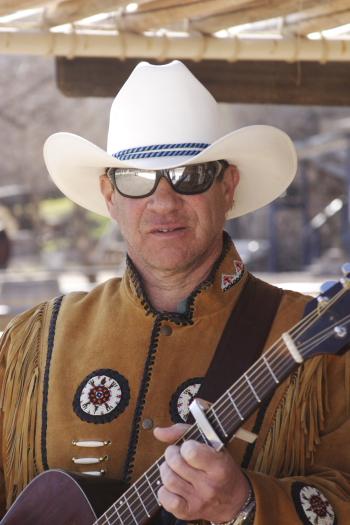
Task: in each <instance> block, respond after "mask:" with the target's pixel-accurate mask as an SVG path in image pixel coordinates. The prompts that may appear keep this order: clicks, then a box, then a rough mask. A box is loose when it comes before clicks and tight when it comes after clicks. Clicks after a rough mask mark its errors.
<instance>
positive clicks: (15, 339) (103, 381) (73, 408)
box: [0, 239, 350, 525]
mask: <svg viewBox="0 0 350 525" xmlns="http://www.w3.org/2000/svg"><path fill="white" fill-rule="evenodd" d="M246 278H247V272H246V270H245V269H244V267H243V265H242V263H241V261H240V258H239V256H238V254H237V252H236V251H235V248H234V246H233V245H232V244H231V243H229V242H228V241H227V239H226V242H225V247H224V250H223V254H222V256H221V258H220V259H219V260H218V261H217V263H216V264H215V265H214V268H213V270H212V273H211V275H210V276H209V278H208V280H207V281H205V282H204V283H202V285H200V286H199V287H198V288H197V289H196V290H195V291H194V292H193V293H192V294H191V296H190V297H189V298H188V300H187V303H186V305H184V312H183V313H164V312H163V313H160V312H157V311H155V310H154V309H153V307H152V306H151V305H150V304H149V302H148V300H147V297H146V295H145V293H144V291H143V289H142V285H141V283H140V280H139V278H138V276H137V274H136V271H135V270H134V268H133V266H132V263H131V262H130V263H129V266H128V269H127V271H126V273H125V275H124V277H123V279H121V280H119V279H112V280H110V281H107V282H106V283H104V284H102V285H100V286H97V287H96V288H95V289H93V290H92V291H91V292H89V293H71V294H68V295H67V296H65V297H63V298H57V299H55V300H52V301H50V302H47V303H44V304H41V305H39V306H37V307H36V308H34V309H33V310H31V311H30V312H27V313H25V314H23V315H20V316H19V317H17V318H16V319H15V320H14V321H13V322H12V323H11V324H10V326H9V327H8V329H7V330H6V332H5V333H4V335H3V338H2V340H1V345H0V352H1V354H0V356H1V363H2V374H3V381H2V384H3V387H2V394H1V405H2V410H3V417H2V427H3V429H2V438H3V439H2V464H3V472H4V481H5V486H6V500H7V506H9V504H10V503H11V502H12V501H13V499H14V498H15V497H16V495H17V494H18V493H19V492H20V491H21V490H22V488H23V487H24V486H25V485H26V484H27V483H28V482H29V481H30V480H31V479H32V478H33V477H34V476H35V475H36V474H38V473H40V472H42V471H44V470H46V469H53V468H63V469H67V470H69V471H75V472H90V473H93V474H94V475H104V476H107V477H113V478H119V479H126V480H131V481H135V480H136V479H137V478H138V477H139V476H140V475H141V474H142V473H143V472H144V471H145V470H146V469H147V468H148V467H149V466H150V465H152V463H153V462H154V461H155V460H156V459H157V458H158V457H160V456H161V455H162V453H163V451H164V445H163V444H161V443H159V442H158V441H157V440H156V439H155V438H154V437H153V432H152V428H153V427H154V426H164V425H170V424H171V423H173V422H178V421H184V420H185V419H186V417H187V414H188V405H189V402H190V400H191V399H192V398H193V396H195V394H196V392H197V391H198V388H199V386H200V384H201V382H202V380H203V377H204V376H205V374H206V370H207V368H208V366H209V363H210V361H211V359H212V357H213V353H214V352H215V349H216V346H217V344H218V341H219V339H220V335H221V333H222V331H223V328H224V326H225V323H226V321H227V319H228V317H229V315H230V312H231V310H232V308H234V306H235V304H236V302H237V301H238V299H239V296H240V293H241V291H242V288H243V286H244V283H245V281H246ZM307 301H308V298H306V297H304V296H302V295H300V294H297V293H294V292H284V294H283V298H282V301H281V304H280V306H279V309H278V312H277V315H276V317H275V320H274V322H273V324H272V326H271V330H270V334H269V337H268V341H267V343H266V345H265V350H266V349H267V348H269V346H270V345H271V344H272V343H273V342H274V341H276V340H277V339H278V338H279V337H280V336H281V334H282V333H283V332H285V331H286V330H288V329H289V328H290V327H291V326H293V325H294V324H295V323H297V322H298V321H299V320H300V318H301V317H302V315H303V311H304V307H305V304H306V302H307ZM232 350H233V351H242V350H241V349H239V348H235V344H234V341H233V342H232ZM349 391H350V360H349V357H348V355H347V354H346V355H344V356H343V357H333V356H331V357H328V356H327V357H314V358H312V359H311V360H309V361H307V362H306V363H305V364H303V365H302V366H301V367H300V368H299V369H298V370H297V371H296V372H295V373H293V374H292V375H291V376H290V377H289V378H288V379H286V380H285V381H284V382H283V383H282V384H280V385H279V386H278V388H277V389H276V391H275V393H274V395H273V397H272V399H271V400H270V402H269V403H268V406H267V407H265V406H262V407H261V408H260V409H259V410H257V411H256V412H255V413H254V414H253V415H252V416H251V417H250V418H249V419H248V421H246V422H245V423H244V424H243V426H244V428H246V429H247V430H251V431H254V432H255V433H257V434H258V439H257V440H256V442H255V443H254V444H253V445H249V444H247V443H246V442H244V441H241V440H239V439H233V440H232V441H231V442H230V444H229V450H230V451H231V453H232V454H233V456H234V458H235V459H236V461H237V462H238V463H240V464H243V466H244V468H245V469H246V473H247V475H248V477H249V479H250V480H251V483H252V485H253V488H254V492H255V496H256V503H257V508H256V517H255V521H254V524H256V525H292V524H293V525H294V524H298V523H305V524H315V525H316V524H317V525H329V524H330V525H332V524H338V525H346V524H349V523H350V419H349V405H350V394H349ZM91 442H93V443H92V444H94V443H95V447H84V446H81V445H84V444H85V445H86V444H87V443H88V444H90V445H91ZM83 458H96V459H97V462H96V463H91V462H90V463H89V462H86V461H85V460H84V459H83ZM81 461H83V463H81Z"/></svg>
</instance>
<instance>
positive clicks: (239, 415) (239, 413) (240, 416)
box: [227, 390, 244, 421]
mask: <svg viewBox="0 0 350 525" xmlns="http://www.w3.org/2000/svg"><path fill="white" fill-rule="evenodd" d="M227 393H228V396H229V398H230V400H231V403H232V404H233V408H234V409H235V411H236V412H237V414H238V417H239V419H240V420H241V421H244V417H243V416H242V414H241V412H240V411H239V410H238V407H237V405H236V403H235V400H234V399H233V397H232V395H231V392H230V391H229V390H228V391H227Z"/></svg>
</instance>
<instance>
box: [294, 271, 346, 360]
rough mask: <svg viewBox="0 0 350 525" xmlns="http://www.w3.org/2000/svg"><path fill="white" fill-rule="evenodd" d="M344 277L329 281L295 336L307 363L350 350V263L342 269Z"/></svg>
mask: <svg viewBox="0 0 350 525" xmlns="http://www.w3.org/2000/svg"><path fill="white" fill-rule="evenodd" d="M342 272H343V277H342V279H340V280H339V281H337V282H335V281H330V282H329V281H328V282H327V283H325V284H324V285H322V287H321V293H320V294H319V295H318V297H316V298H315V299H313V300H312V301H310V302H309V303H308V304H307V306H306V309H305V312H304V317H303V319H302V321H301V322H300V323H299V325H298V326H297V327H296V328H294V330H293V331H292V332H293V333H291V336H292V337H293V340H294V343H295V345H296V347H297V348H298V351H299V352H300V354H301V355H302V357H303V358H304V359H309V358H310V357H313V356H315V355H319V354H340V353H342V352H343V351H345V350H346V348H347V347H350V263H346V264H344V265H343V266H342Z"/></svg>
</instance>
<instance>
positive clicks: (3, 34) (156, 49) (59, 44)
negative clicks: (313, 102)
mask: <svg viewBox="0 0 350 525" xmlns="http://www.w3.org/2000/svg"><path fill="white" fill-rule="evenodd" d="M0 53H3V54H26V55H47V56H64V57H68V58H73V57H115V58H120V59H123V58H127V57H128V58H145V59H150V60H168V59H169V60H170V59H174V58H178V59H183V60H195V61H200V60H227V61H231V62H233V61H236V60H282V61H286V62H295V61H304V60H305V61H319V62H328V61H340V62H349V61H350V41H349V40H348V41H346V40H325V39H323V40H308V39H303V38H294V37H293V38H288V39H287V38H285V39H280V40H276V39H272V38H270V39H246V38H215V37H210V36H196V35H189V36H188V37H183V38H175V37H173V38H170V37H165V36H164V37H156V36H154V37H149V36H144V35H138V34H134V33H120V34H112V35H111V34H109V35H103V34H100V35H96V34H91V33H80V32H79V33H78V32H77V33H75V32H73V33H59V32H50V31H27V32H24V31H18V32H16V31H0Z"/></svg>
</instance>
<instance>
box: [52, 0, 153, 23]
mask: <svg viewBox="0 0 350 525" xmlns="http://www.w3.org/2000/svg"><path fill="white" fill-rule="evenodd" d="M149 1H150V0H137V3H138V4H140V5H142V4H144V3H148V2H149ZM130 2H131V0H61V1H60V2H58V3H57V2H56V3H55V4H54V5H52V6H50V5H49V6H48V8H47V9H45V13H44V21H45V25H46V26H48V27H54V26H58V25H62V24H70V23H73V22H76V21H77V20H81V19H83V18H87V17H89V16H93V15H96V14H98V13H110V12H113V11H118V9H120V8H122V7H125V6H127V5H128V4H130Z"/></svg>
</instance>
